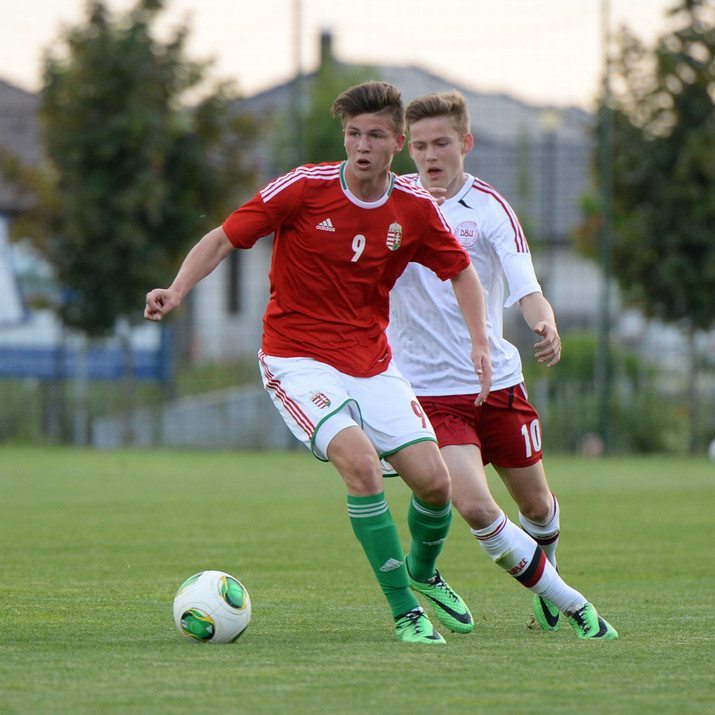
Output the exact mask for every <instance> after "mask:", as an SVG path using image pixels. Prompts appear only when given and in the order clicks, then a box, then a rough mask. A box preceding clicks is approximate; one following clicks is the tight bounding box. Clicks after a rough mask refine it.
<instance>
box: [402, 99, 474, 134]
mask: <svg viewBox="0 0 715 715" xmlns="http://www.w3.org/2000/svg"><path fill="white" fill-rule="evenodd" d="M405 116H406V118H407V126H408V127H409V126H410V125H412V124H414V123H415V122H419V120H420V119H427V118H429V117H451V119H452V121H453V122H454V128H455V129H456V130H457V132H458V133H459V136H460V138H462V139H463V138H464V137H465V136H466V135H467V134H468V133H469V126H470V121H469V109H467V103H466V102H465V101H464V97H463V96H462V95H461V94H460V93H459V92H457V90H456V89H453V90H451V91H449V92H432V93H431V94H425V95H424V96H422V97H417V99H413V100H412V101H411V102H410V103H409V104H408V105H407V109H406V111H405Z"/></svg>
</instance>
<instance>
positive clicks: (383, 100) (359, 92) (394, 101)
mask: <svg viewBox="0 0 715 715" xmlns="http://www.w3.org/2000/svg"><path fill="white" fill-rule="evenodd" d="M331 112H332V115H333V116H334V117H338V118H339V119H340V121H341V122H342V124H343V126H345V123H346V122H347V120H348V119H351V118H352V117H357V116H358V115H360V114H387V115H389V117H390V120H391V122H392V126H393V128H394V130H395V134H397V135H399V134H404V133H405V108H404V105H403V104H402V95H401V94H400V90H399V89H397V87H393V86H392V85H391V84H388V83H387V82H376V81H371V82H363V83H362V84H356V85H355V86H354V87H350V88H349V89H346V90H345V91H344V92H343V93H342V94H341V95H339V96H338V98H337V99H336V100H335V102H333V107H332V110H331Z"/></svg>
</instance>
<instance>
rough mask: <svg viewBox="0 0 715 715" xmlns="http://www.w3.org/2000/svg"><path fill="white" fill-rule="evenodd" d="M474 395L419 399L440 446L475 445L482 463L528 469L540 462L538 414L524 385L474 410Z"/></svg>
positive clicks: (498, 394)
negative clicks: (480, 454) (480, 452)
mask: <svg viewBox="0 0 715 715" xmlns="http://www.w3.org/2000/svg"><path fill="white" fill-rule="evenodd" d="M476 397H477V396H476V395H446V396H443V397H420V398H418V399H419V401H420V404H421V405H422V407H423V408H424V411H425V412H426V413H427V416H428V417H429V419H430V422H431V423H432V426H433V427H434V431H435V434H436V435H437V441H438V442H439V445H440V447H446V446H448V445H457V444H476V445H477V447H479V448H480V449H481V451H482V459H483V461H484V464H490V463H492V464H494V465H495V466H498V467H528V466H530V465H532V464H536V463H537V462H538V461H540V460H541V456H542V455H541V425H540V423H539V413H538V412H537V411H536V409H535V408H534V407H533V405H531V403H529V401H528V399H527V394H526V388H525V387H524V384H523V383H521V384H519V385H514V387H506V388H504V389H503V390H497V391H496V392H492V393H490V394H489V397H488V398H487V401H486V402H485V403H484V404H483V405H482V406H481V407H476V406H475V404H474V400H475V399H476Z"/></svg>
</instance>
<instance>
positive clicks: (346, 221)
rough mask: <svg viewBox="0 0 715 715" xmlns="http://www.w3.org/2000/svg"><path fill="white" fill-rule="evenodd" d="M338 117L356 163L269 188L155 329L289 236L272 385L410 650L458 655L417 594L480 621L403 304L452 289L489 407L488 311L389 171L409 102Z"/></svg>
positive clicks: (391, 91)
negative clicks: (406, 367) (327, 476)
mask: <svg viewBox="0 0 715 715" xmlns="http://www.w3.org/2000/svg"><path fill="white" fill-rule="evenodd" d="M333 114H334V116H337V117H339V118H340V120H341V123H342V129H343V134H344V145H345V151H346V154H347V160H346V161H343V162H337V163H325V164H318V165H306V166H301V167H298V168H297V169H294V170H293V171H291V172H289V173H288V174H286V175H284V176H281V177H279V178H277V179H275V180H274V181H272V182H271V183H270V184H268V185H267V186H266V187H265V188H263V189H262V190H261V191H259V192H258V193H257V194H256V195H255V196H254V197H253V198H252V199H251V200H250V201H248V202H247V203H246V204H244V205H243V206H241V207H240V208H239V209H237V210H236V211H235V212H234V213H232V214H231V215H230V216H229V217H228V218H227V219H226V220H225V221H224V223H223V225H222V226H219V227H217V228H215V229H213V230H212V231H210V232H209V233H208V234H206V235H205V236H204V237H203V238H202V239H201V240H200V241H199V242H198V243H197V244H196V245H195V246H194V247H193V248H192V249H191V251H190V252H189V253H188V255H187V257H186V258H185V259H184V262H183V264H182V266H181V267H180V269H179V272H178V274H177V275H176V278H175V279H174V281H173V283H172V284H171V286H169V288H157V289H155V290H152V291H150V292H149V293H148V294H147V297H146V310H145V314H144V315H145V317H146V318H147V319H149V320H161V319H162V318H163V317H164V316H165V315H166V314H167V313H169V312H170V311H171V310H173V309H174V308H175V307H176V306H177V305H179V303H180V302H181V300H182V299H183V298H184V296H185V295H186V294H187V293H188V292H189V290H191V288H192V287H193V286H194V285H195V284H196V283H197V282H198V281H199V280H201V279H202V278H203V277H204V276H206V275H207V274H208V273H210V272H211V271H212V270H213V269H214V268H215V267H216V266H217V265H218V264H219V263H220V262H221V261H222V260H223V259H224V258H226V256H228V255H229V253H230V252H231V251H233V250H235V249H237V248H241V249H247V248H250V247H251V246H253V244H254V243H255V242H256V241H257V240H258V239H259V238H261V237H263V236H267V235H269V234H274V236H275V240H274V246H273V257H272V263H271V269H270V300H269V302H268V307H267V309H266V312H265V316H264V332H263V340H262V345H261V350H260V351H259V365H260V370H261V374H262V377H263V383H264V386H265V388H266V390H267V391H268V393H269V394H270V396H271V398H272V400H273V402H274V404H275V406H276V407H277V409H278V410H279V412H280V414H281V415H282V417H283V419H284V420H285V422H286V424H287V425H288V427H289V428H290V429H291V431H292V432H293V434H294V435H295V436H296V437H297V438H298V439H299V440H301V441H302V442H303V443H304V444H305V445H306V446H307V447H308V448H309V449H310V450H312V452H313V453H314V454H315V456H316V457H317V458H318V459H321V460H324V461H330V462H331V463H332V464H333V466H334V467H335V468H336V469H337V471H338V472H339V473H340V475H341V477H342V478H343V480H344V482H345V485H346V487H347V507H348V514H349V517H350V520H351V523H352V527H353V530H354V532H355V535H356V537H357V539H358V541H359V542H360V544H361V545H362V547H363V549H364V551H365V553H366V555H367V558H368V560H369V562H370V565H371V567H372V569H373V571H374V573H375V576H376V577H377V581H378V583H379V585H380V587H381V588H382V590H383V593H384V594H385V597H386V598H387V601H388V603H389V606H390V609H391V611H392V615H393V617H394V619H395V632H396V634H397V637H398V639H399V640H401V641H403V642H413V643H425V644H439V643H444V639H443V637H442V635H441V634H440V633H439V632H438V631H437V630H436V629H435V628H434V627H433V625H432V623H431V622H430V620H429V618H428V617H427V616H426V614H425V613H424V611H423V610H422V608H421V607H420V606H419V603H418V601H417V599H416V597H415V594H414V593H413V592H414V591H416V592H418V593H421V594H422V595H423V596H424V597H426V599H427V600H428V601H429V603H430V604H431V606H432V607H433V609H434V612H435V614H436V615H437V618H438V619H439V620H440V621H441V622H442V623H443V624H444V625H445V626H447V627H448V628H449V629H451V630H452V631H454V632H458V633H468V632H470V631H471V630H472V629H473V627H474V623H473V620H472V616H471V614H470V612H469V609H468V608H467V606H466V604H465V603H464V601H463V600H462V599H461V598H460V597H459V596H458V595H457V593H455V591H454V590H453V589H452V588H450V586H449V585H448V584H447V583H446V581H445V580H444V579H443V578H442V577H441V575H440V574H439V572H438V571H437V569H436V559H437V556H438V555H439V553H440V552H441V550H442V547H443V544H444V542H445V539H446V537H447V533H448V530H449V525H450V521H451V485H450V480H449V473H448V472H447V468H446V466H445V463H444V461H443V459H442V457H441V455H440V451H439V448H438V447H437V443H436V438H435V436H434V431H433V430H432V427H431V425H430V423H429V420H428V419H427V417H426V416H425V414H424V412H423V410H422V409H421V407H420V403H419V402H418V400H417V398H416V397H415V394H414V392H413V391H412V388H411V387H410V385H409V383H408V382H407V380H405V378H404V377H403V376H402V375H401V374H400V373H399V371H398V370H397V368H396V367H395V365H394V363H393V362H392V354H391V349H390V345H389V344H388V341H387V338H386V336H385V329H386V327H387V323H388V319H389V294H390V289H391V288H392V286H393V284H394V283H395V281H396V280H397V278H398V277H399V275H400V274H401V273H402V271H403V270H404V269H405V267H406V266H407V264H408V263H410V262H411V261H416V262H418V263H421V264H422V265H424V266H426V267H427V268H429V269H430V270H432V271H434V273H435V274H436V275H437V276H438V277H439V279H440V280H442V281H445V280H450V281H451V284H452V287H453V289H454V293H455V295H456V300H457V302H458V305H459V309H460V310H461V311H462V313H463V315H464V320H465V325H466V326H467V330H468V331H469V333H470V336H471V337H470V340H471V341H472V347H471V348H470V360H472V362H473V369H474V370H475V371H476V372H477V373H478V374H479V377H480V384H481V390H480V393H479V396H478V398H477V399H478V400H479V401H480V402H483V401H484V400H485V399H486V397H487V395H488V393H489V387H490V384H491V363H490V359H489V345H488V338H487V333H486V321H485V311H484V297H483V294H482V291H481V285H480V283H479V278H478V276H477V273H476V271H475V270H474V268H473V267H472V265H471V262H470V260H469V256H468V255H467V253H466V252H465V250H464V249H463V248H462V247H461V246H460V245H459V243H458V242H457V241H456V239H455V238H454V236H453V234H452V233H451V231H450V230H449V227H448V226H447V224H446V223H445V221H444V218H443V217H442V214H441V212H440V210H439V209H438V207H437V205H436V203H435V201H434V200H433V199H432V197H431V196H430V194H429V193H428V192H426V191H425V190H424V189H421V188H419V187H416V186H415V185H414V183H413V182H411V181H407V180H404V179H401V178H400V177H398V176H395V174H393V173H392V172H391V171H390V166H391V163H392V159H393V157H394V155H395V154H396V153H397V152H398V151H400V149H402V146H403V144H404V142H405V133H404V108H403V104H402V99H401V96H400V93H399V91H398V90H397V89H396V88H394V87H393V86H391V85H389V84H387V83H384V82H366V83H364V84H361V85H357V86H355V87H352V88H350V89H348V90H347V91H345V92H343V93H342V94H341V95H340V96H339V97H338V98H337V99H336V100H335V103H334V105H333ZM390 470H393V471H394V472H397V473H398V474H399V475H400V476H401V478H402V479H403V480H404V481H405V482H406V484H407V485H408V486H409V487H410V489H411V490H412V498H411V500H410V505H409V509H408V515H407V521H408V525H409V529H410V534H411V543H410V549H409V552H408V554H407V556H405V555H404V552H403V549H402V547H401V545H400V541H399V538H398V534H397V530H396V527H395V523H394V521H393V518H392V515H391V513H390V509H389V507H388V504H387V502H386V500H385V496H384V492H383V472H385V473H386V472H388V471H390Z"/></svg>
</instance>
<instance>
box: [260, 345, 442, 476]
mask: <svg viewBox="0 0 715 715" xmlns="http://www.w3.org/2000/svg"><path fill="white" fill-rule="evenodd" d="M258 361H259V365H260V369H261V376H262V378H263V386H264V387H265V388H266V390H267V391H268V394H269V395H270V396H271V399H272V400H273V404H274V405H275V406H276V407H277V408H278V411H279V412H280V413H281V416H282V417H283V420H284V422H285V423H286V424H287V425H288V427H289V428H290V430H291V432H292V433H293V434H294V435H295V436H296V437H297V438H298V439H299V440H300V441H301V442H303V444H304V445H305V446H306V447H307V448H308V449H310V450H311V451H312V452H313V454H314V455H315V456H316V457H317V458H318V459H320V460H322V461H324V462H327V461H329V460H328V457H327V453H328V445H329V444H330V441H331V440H332V439H333V437H335V435H336V434H337V433H338V432H341V431H342V430H344V429H346V428H347V427H353V426H355V425H357V426H358V427H361V428H362V430H363V431H364V432H365V434H366V435H367V436H368V438H369V440H370V441H371V442H372V444H373V445H374V447H375V449H376V450H377V453H378V455H379V457H380V459H381V460H383V468H384V471H385V472H393V473H394V470H392V469H391V468H390V467H389V465H386V464H385V463H384V459H386V458H389V456H390V455H391V454H394V453H395V452H399V451H400V450H401V449H403V448H404V447H407V446H408V445H410V444H413V443H415V442H423V441H426V440H431V441H433V442H436V441H437V439H436V437H435V434H434V430H433V429H432V425H431V424H430V422H429V419H428V418H427V415H426V414H425V413H424V412H423V410H422V407H421V406H420V403H419V401H418V400H417V398H416V397H415V393H414V392H413V390H412V386H411V385H410V383H409V382H408V381H407V380H406V379H405V378H404V377H403V376H402V374H401V373H400V371H399V370H398V369H397V367H395V365H394V363H392V362H390V365H389V366H388V368H387V370H385V372H382V373H380V374H379V375H375V376H374V377H352V376H350V375H345V374H344V373H342V372H339V371H338V370H336V369H335V368H334V367H331V366H330V365H327V364H326V363H323V362H319V361H318V360H314V359H312V358H302V357H295V358H281V357H272V356H271V355H266V354H265V353H264V352H263V351H260V352H259V353H258Z"/></svg>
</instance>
